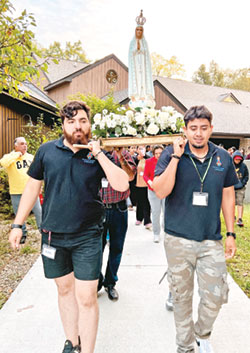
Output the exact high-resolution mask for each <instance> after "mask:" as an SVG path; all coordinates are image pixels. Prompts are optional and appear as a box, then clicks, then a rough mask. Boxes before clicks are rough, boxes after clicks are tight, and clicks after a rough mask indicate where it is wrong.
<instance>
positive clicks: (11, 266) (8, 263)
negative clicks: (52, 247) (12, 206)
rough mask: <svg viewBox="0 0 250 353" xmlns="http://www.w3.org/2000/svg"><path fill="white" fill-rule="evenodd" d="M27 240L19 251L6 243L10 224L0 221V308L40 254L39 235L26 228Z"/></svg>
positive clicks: (35, 231)
mask: <svg viewBox="0 0 250 353" xmlns="http://www.w3.org/2000/svg"><path fill="white" fill-rule="evenodd" d="M27 229H28V238H27V240H26V243H25V244H24V245H22V248H21V249H20V250H16V251H13V250H11V248H10V246H9V243H8V236H9V231H10V222H6V221H0V308H1V307H2V306H3V304H4V303H5V302H6V301H7V300H8V298H9V296H10V295H11V293H12V292H13V291H14V290H15V288H16V287H17V286H18V284H19V283H20V281H21V280H22V279H23V277H24V276H25V275H26V273H27V272H28V271H29V269H30V268H31V266H32V265H33V264H34V262H35V261H36V259H37V258H38V256H39V254H40V233H39V231H38V230H34V229H33V228H32V226H29V225H28V226H27Z"/></svg>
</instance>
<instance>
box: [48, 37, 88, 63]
mask: <svg viewBox="0 0 250 353" xmlns="http://www.w3.org/2000/svg"><path fill="white" fill-rule="evenodd" d="M42 51H43V55H44V56H45V57H52V58H56V59H67V60H75V61H82V62H86V63H88V62H89V60H88V59H87V56H86V54H85V52H84V50H83V48H82V43H81V41H80V40H78V41H77V42H75V43H73V44H71V43H70V42H66V46H65V49H63V48H62V46H61V43H60V42H56V41H55V42H54V43H52V44H50V46H49V48H47V49H46V48H43V49H42Z"/></svg>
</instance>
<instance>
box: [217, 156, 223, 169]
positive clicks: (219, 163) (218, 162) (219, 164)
mask: <svg viewBox="0 0 250 353" xmlns="http://www.w3.org/2000/svg"><path fill="white" fill-rule="evenodd" d="M216 165H217V167H221V166H222V163H221V161H220V156H218V157H217V162H216Z"/></svg>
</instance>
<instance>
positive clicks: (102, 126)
mask: <svg viewBox="0 0 250 353" xmlns="http://www.w3.org/2000/svg"><path fill="white" fill-rule="evenodd" d="M122 109H123V111H121V112H122V113H123V114H114V113H109V112H108V111H107V110H106V109H104V110H103V111H102V114H100V113H97V114H95V116H94V118H93V122H94V123H93V124H92V135H93V137H96V138H99V137H103V138H107V137H124V136H134V137H144V136H155V135H160V134H177V133H180V132H182V127H183V126H184V121H183V115H182V114H180V113H179V112H177V111H176V110H175V109H174V108H173V107H171V106H168V107H162V108H161V110H156V109H151V108H142V109H140V111H133V110H127V111H125V108H121V110H122Z"/></svg>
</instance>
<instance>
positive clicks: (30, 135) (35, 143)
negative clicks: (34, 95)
mask: <svg viewBox="0 0 250 353" xmlns="http://www.w3.org/2000/svg"><path fill="white" fill-rule="evenodd" d="M61 135H62V127H61V124H60V123H59V122H57V123H54V124H53V125H52V126H50V127H49V126H46V124H45V123H44V121H43V115H42V114H41V115H40V117H38V118H37V123H36V124H35V125H32V126H29V127H23V128H22V136H23V137H24V138H25V139H26V141H27V144H28V150H29V153H31V154H33V155H34V154H35V153H36V151H37V150H38V148H39V147H40V146H41V145H42V144H43V143H45V142H48V141H51V140H55V139H58V138H59V137H60V136H61Z"/></svg>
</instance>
